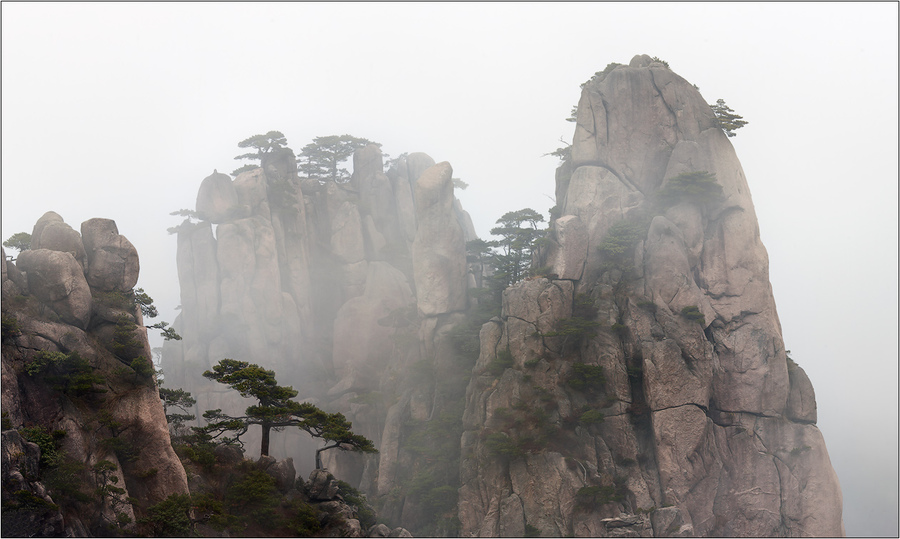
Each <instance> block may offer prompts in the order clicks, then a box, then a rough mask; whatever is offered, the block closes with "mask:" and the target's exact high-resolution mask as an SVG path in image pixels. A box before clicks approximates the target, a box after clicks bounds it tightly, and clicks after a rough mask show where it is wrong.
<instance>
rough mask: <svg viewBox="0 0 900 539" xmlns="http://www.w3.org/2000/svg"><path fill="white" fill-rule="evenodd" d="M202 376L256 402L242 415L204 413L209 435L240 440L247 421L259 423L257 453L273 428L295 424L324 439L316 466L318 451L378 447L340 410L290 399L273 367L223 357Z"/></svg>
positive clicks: (369, 450)
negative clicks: (229, 434) (354, 429)
mask: <svg viewBox="0 0 900 539" xmlns="http://www.w3.org/2000/svg"><path fill="white" fill-rule="evenodd" d="M203 376H205V377H206V378H209V379H211V380H215V381H217V382H219V383H222V384H225V385H227V386H229V387H230V388H232V389H234V390H235V391H237V392H238V393H240V394H241V396H242V397H245V398H255V399H257V401H258V403H257V404H256V405H253V406H249V407H247V410H246V411H245V413H246V414H247V415H246V416H243V417H231V416H228V415H225V414H223V413H222V411H221V410H220V409H217V410H210V411H208V412H206V413H204V414H203V417H204V418H206V419H207V421H209V424H208V425H207V426H206V427H203V428H202V429H200V430H201V431H202V432H204V433H205V434H210V435H211V434H212V433H216V434H215V436H212V437H213V438H218V437H219V436H220V435H222V434H224V433H225V432H234V433H235V435H234V437H232V438H226V440H230V441H236V442H240V437H241V435H243V434H244V433H246V432H247V429H248V428H249V427H250V425H259V426H260V427H262V442H261V444H260V455H268V454H269V437H270V433H271V431H272V429H275V430H281V429H283V428H284V427H298V428H300V429H301V430H304V431H306V432H308V433H309V434H310V435H312V436H313V437H316V438H322V439H323V440H325V442H326V444H325V446H324V447H321V448H319V449H318V450H316V468H320V467H321V458H320V454H321V452H322V451H326V450H328V449H335V448H337V449H340V450H342V451H361V452H364V453H374V452H376V451H377V450H376V449H375V445H374V444H373V443H372V441H371V440H369V439H368V438H366V437H364V436H361V435H359V434H354V433H353V432H352V431H351V430H350V429H351V427H352V424H351V423H350V422H349V421H347V418H346V417H344V415H343V414H340V413H334V414H329V413H327V412H324V411H322V410H320V409H319V408H317V407H316V406H314V405H312V404H309V403H299V402H296V401H293V400H291V399H292V398H294V397H296V396H297V391H296V390H295V389H294V388H292V387H290V386H288V387H284V386H280V385H278V382H277V381H276V380H275V372H274V371H269V370H266V369H263V368H262V367H260V366H259V365H255V364H253V363H248V362H246V361H237V360H234V359H223V360H221V361H220V362H219V363H218V364H217V365H214V366H213V368H212V370H211V371H206V372H204V373H203Z"/></svg>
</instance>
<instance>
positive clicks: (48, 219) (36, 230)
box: [31, 211, 65, 249]
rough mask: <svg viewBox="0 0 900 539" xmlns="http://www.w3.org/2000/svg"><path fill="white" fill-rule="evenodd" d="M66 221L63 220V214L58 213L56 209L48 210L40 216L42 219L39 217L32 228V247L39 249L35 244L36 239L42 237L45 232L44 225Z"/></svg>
mask: <svg viewBox="0 0 900 539" xmlns="http://www.w3.org/2000/svg"><path fill="white" fill-rule="evenodd" d="M64 222H65V221H64V220H63V218H62V216H61V215H60V214H58V213H56V212H55V211H48V212H47V213H45V214H44V215H42V216H41V217H40V219H38V220H37V222H36V223H34V227H32V229H31V242H32V245H31V248H32V249H37V247H35V246H34V239H35V238H40V237H41V235H42V234H43V232H44V227H46V226H47V225H49V224H50V223H64Z"/></svg>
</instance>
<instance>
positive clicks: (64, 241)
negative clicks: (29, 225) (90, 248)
mask: <svg viewBox="0 0 900 539" xmlns="http://www.w3.org/2000/svg"><path fill="white" fill-rule="evenodd" d="M56 217H59V215H57V214H56V213H54V212H47V213H45V214H44V217H41V219H38V222H37V224H35V225H34V231H35V233H36V234H37V235H35V234H32V235H31V248H32V249H49V250H51V251H62V252H64V253H72V256H74V257H75V260H76V261H78V264H79V265H80V266H81V268H82V271H85V270H87V264H88V261H87V254H86V253H85V251H84V243H82V241H81V234H79V233H78V232H77V231H75V230H74V229H73V228H72V227H70V226H69V225H68V224H66V223H64V222H63V221H62V219H61V218H60V219H59V220H57V219H56ZM45 218H49V219H48V220H44V219H45Z"/></svg>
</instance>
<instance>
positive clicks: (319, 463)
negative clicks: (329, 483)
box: [316, 447, 326, 470]
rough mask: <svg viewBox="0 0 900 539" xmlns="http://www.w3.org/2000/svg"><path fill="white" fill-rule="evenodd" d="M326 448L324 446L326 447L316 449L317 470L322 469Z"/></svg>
mask: <svg viewBox="0 0 900 539" xmlns="http://www.w3.org/2000/svg"><path fill="white" fill-rule="evenodd" d="M325 449H326V448H324V447H323V448H322V449H316V469H317V470H321V469H322V451H324V450H325Z"/></svg>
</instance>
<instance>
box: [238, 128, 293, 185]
mask: <svg viewBox="0 0 900 539" xmlns="http://www.w3.org/2000/svg"><path fill="white" fill-rule="evenodd" d="M286 146H287V139H286V138H284V135H283V134H282V133H281V131H269V132H268V133H266V134H265V135H253V136H252V137H250V138H246V139H244V140H242V141H240V142H238V147H239V148H252V149H254V150H256V151H255V152H247V153H244V154H241V155H237V156H235V159H237V160H240V159H250V160H257V161H259V163H258V164H256V165H252V164H250V165H244V166H242V167H241V168H239V169H237V170H235V171H233V172H232V173H231V175H232V176H237V175H238V174H240V173H241V172H244V171H246V170H253V169H254V168H257V167H259V166H260V165H261V164H262V159H263V156H265V155H267V154H271V153H274V152H276V151H278V150H281V149H282V148H285V147H286Z"/></svg>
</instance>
